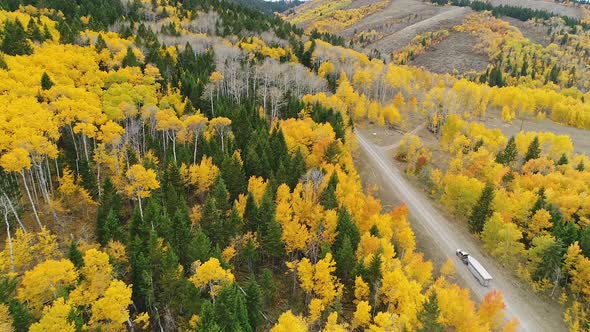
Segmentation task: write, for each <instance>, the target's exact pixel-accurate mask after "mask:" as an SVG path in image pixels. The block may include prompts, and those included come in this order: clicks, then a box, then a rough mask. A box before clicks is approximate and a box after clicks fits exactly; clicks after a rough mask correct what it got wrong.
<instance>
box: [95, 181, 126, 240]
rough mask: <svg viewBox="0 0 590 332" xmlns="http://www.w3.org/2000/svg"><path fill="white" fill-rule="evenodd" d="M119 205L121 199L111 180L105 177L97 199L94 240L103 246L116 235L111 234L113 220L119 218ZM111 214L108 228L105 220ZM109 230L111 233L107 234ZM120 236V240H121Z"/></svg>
mask: <svg viewBox="0 0 590 332" xmlns="http://www.w3.org/2000/svg"><path fill="white" fill-rule="evenodd" d="M121 203H122V198H121V196H120V195H119V194H118V193H117V188H115V186H114V185H113V183H112V182H111V179H110V178H109V177H107V178H106V179H105V181H104V183H103V189H102V192H101V196H100V199H99V205H98V209H97V211H96V238H97V241H98V243H100V244H101V245H103V246H105V245H106V244H107V242H108V241H109V239H112V238H115V239H116V237H115V235H114V234H116V233H115V232H113V225H114V224H113V223H112V222H113V219H114V218H117V222H118V221H119V218H120V216H121ZM111 213H112V214H113V216H112V217H111V220H110V222H109V226H105V224H106V223H107V219H108V218H109V215H110V214H111ZM107 230H109V231H110V232H111V233H110V235H109V233H108V232H107ZM122 238H123V236H121V238H120V239H122Z"/></svg>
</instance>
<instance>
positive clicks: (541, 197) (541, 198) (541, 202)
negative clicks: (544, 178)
mask: <svg viewBox="0 0 590 332" xmlns="http://www.w3.org/2000/svg"><path fill="white" fill-rule="evenodd" d="M537 196H538V198H537V200H536V201H535V204H534V205H533V207H532V208H531V213H530V214H529V216H530V217H532V216H534V215H535V213H537V211H539V210H541V209H544V208H545V207H546V206H547V196H545V188H543V187H541V188H539V191H538V192H537Z"/></svg>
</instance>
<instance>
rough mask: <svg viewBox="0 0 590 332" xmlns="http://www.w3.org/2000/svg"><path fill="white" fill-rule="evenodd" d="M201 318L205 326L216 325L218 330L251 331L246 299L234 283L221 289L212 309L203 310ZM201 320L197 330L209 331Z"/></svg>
mask: <svg viewBox="0 0 590 332" xmlns="http://www.w3.org/2000/svg"><path fill="white" fill-rule="evenodd" d="M203 311H204V312H203V313H202V315H201V320H202V321H203V322H202V323H203V325H205V326H213V328H215V326H217V327H218V328H219V331H227V332H229V331H242V332H252V331H253V330H252V327H251V326H250V320H249V317H248V307H247V306H246V299H245V296H244V294H243V293H242V292H241V291H240V290H239V289H238V287H237V286H235V285H229V286H226V287H225V288H223V289H222V290H221V292H220V293H219V295H218V296H217V298H216V299H215V303H214V304H213V310H212V311H209V310H208V309H207V310H203ZM203 325H201V322H199V328H197V330H198V331H210V329H204V327H203Z"/></svg>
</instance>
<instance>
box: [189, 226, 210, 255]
mask: <svg viewBox="0 0 590 332" xmlns="http://www.w3.org/2000/svg"><path fill="white" fill-rule="evenodd" d="M184 250H186V251H187V255H188V257H189V258H190V259H189V261H191V262H194V261H201V262H205V261H207V260H208V259H209V257H211V240H209V237H207V234H205V232H203V230H202V229H201V227H197V228H196V230H195V232H194V235H193V237H192V239H191V242H190V244H189V246H188V248H185V249H184Z"/></svg>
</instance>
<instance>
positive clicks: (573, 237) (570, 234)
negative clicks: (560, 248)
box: [553, 221, 578, 248]
mask: <svg viewBox="0 0 590 332" xmlns="http://www.w3.org/2000/svg"><path fill="white" fill-rule="evenodd" d="M553 236H555V238H557V239H558V240H560V241H561V242H562V243H563V245H564V246H565V247H566V248H567V247H569V246H570V245H571V244H572V243H574V242H576V241H577V240H578V228H577V227H576V224H575V223H574V222H573V221H565V222H564V221H559V222H556V223H554V224H553Z"/></svg>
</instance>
